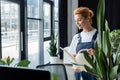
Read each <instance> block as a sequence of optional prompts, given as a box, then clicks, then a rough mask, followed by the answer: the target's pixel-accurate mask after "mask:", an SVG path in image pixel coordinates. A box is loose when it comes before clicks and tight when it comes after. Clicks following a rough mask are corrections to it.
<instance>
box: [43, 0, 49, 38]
mask: <svg viewBox="0 0 120 80" xmlns="http://www.w3.org/2000/svg"><path fill="white" fill-rule="evenodd" d="M43 7H44V37H50V33H51V12H50V10H51V9H50V4H48V3H46V2H44V6H43Z"/></svg>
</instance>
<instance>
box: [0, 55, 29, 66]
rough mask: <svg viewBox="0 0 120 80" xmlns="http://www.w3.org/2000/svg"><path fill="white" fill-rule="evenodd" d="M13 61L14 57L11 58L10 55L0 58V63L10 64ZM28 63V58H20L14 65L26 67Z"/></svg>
mask: <svg viewBox="0 0 120 80" xmlns="http://www.w3.org/2000/svg"><path fill="white" fill-rule="evenodd" d="M13 61H14V58H11V57H10V56H8V57H6V58H4V59H0V65H8V66H10V65H11V64H12V62H13ZM29 64H30V61H28V60H21V61H20V62H18V63H16V64H15V65H14V66H16V67H18V66H19V67H28V65H29Z"/></svg>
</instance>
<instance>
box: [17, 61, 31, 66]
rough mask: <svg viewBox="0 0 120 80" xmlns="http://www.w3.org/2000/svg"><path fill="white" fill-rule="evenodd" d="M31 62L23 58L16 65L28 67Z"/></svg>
mask: <svg viewBox="0 0 120 80" xmlns="http://www.w3.org/2000/svg"><path fill="white" fill-rule="evenodd" d="M29 64H30V61H28V60H22V61H20V62H19V63H17V64H16V66H21V67H28V65H29Z"/></svg>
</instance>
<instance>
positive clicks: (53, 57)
mask: <svg viewBox="0 0 120 80" xmlns="http://www.w3.org/2000/svg"><path fill="white" fill-rule="evenodd" d="M49 45H50V47H49V50H48V52H49V54H50V63H58V61H59V57H58V53H57V38H56V36H55V34H54V32H53V31H52V32H51V41H50V43H49Z"/></svg>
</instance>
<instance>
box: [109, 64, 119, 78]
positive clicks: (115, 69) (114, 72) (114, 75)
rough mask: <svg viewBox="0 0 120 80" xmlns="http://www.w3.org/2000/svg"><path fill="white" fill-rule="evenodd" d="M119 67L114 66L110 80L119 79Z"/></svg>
mask: <svg viewBox="0 0 120 80" xmlns="http://www.w3.org/2000/svg"><path fill="white" fill-rule="evenodd" d="M117 71H118V65H116V66H114V67H113V68H112V69H111V71H110V80H114V79H116V78H118V73H117Z"/></svg>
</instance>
